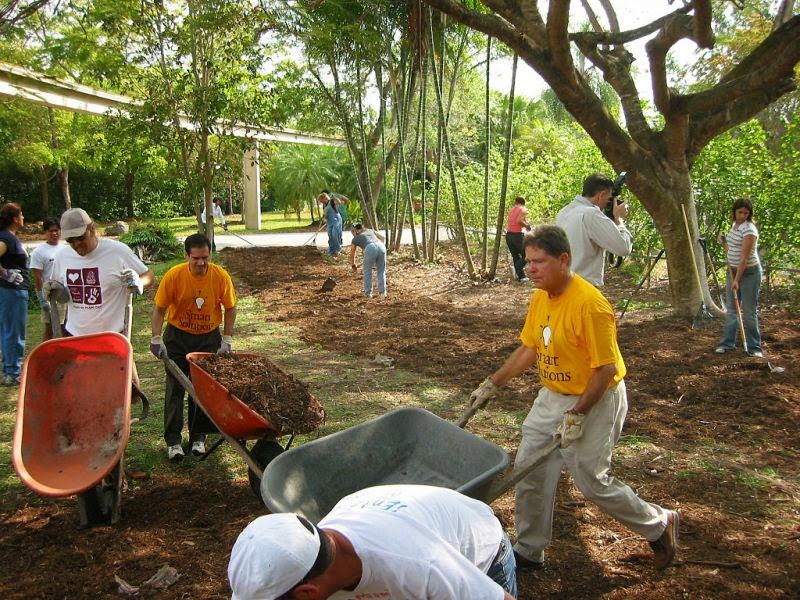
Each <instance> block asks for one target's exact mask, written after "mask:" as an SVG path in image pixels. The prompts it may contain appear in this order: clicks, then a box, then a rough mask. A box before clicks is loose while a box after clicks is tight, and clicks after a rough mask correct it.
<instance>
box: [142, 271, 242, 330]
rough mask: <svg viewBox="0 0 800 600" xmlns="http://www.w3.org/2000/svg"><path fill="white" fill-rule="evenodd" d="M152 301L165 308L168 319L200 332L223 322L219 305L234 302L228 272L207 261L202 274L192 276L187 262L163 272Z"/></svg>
mask: <svg viewBox="0 0 800 600" xmlns="http://www.w3.org/2000/svg"><path fill="white" fill-rule="evenodd" d="M155 304H156V306H158V307H159V308H162V309H163V308H165V309H167V314H166V318H167V322H168V323H169V324H170V325H172V326H173V327H177V328H178V329H182V330H183V331H186V332H187V333H192V334H194V335H200V334H204V333H208V332H210V331H213V330H214V329H216V328H217V327H219V325H220V323H222V307H225V308H233V307H234V306H236V291H235V290H234V289H233V281H231V276H230V275H228V272H227V271H225V269H223V268H222V267H220V266H217V265H215V264H211V263H209V265H208V271H207V272H206V274H205V275H203V276H202V277H195V276H194V275H192V272H191V270H189V265H188V264H187V263H182V264H180V265H176V266H174V267H172V268H171V269H170V270H169V271H167V272H166V274H165V275H164V277H163V279H162V280H161V283H160V284H159V285H158V291H157V292H156V297H155Z"/></svg>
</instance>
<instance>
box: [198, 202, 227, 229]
mask: <svg viewBox="0 0 800 600" xmlns="http://www.w3.org/2000/svg"><path fill="white" fill-rule="evenodd" d="M212 206H213V207H214V209H213V210H212V211H211V214H212V215H214V221H215V222H217V223H219V224H220V225H225V215H224V214H222V207H221V206H220V205H219V204H212ZM200 220H201V221H202V222H203V223H205V222H206V209H205V208H204V209H203V212H202V213H201V214H200Z"/></svg>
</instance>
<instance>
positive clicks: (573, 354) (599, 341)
mask: <svg viewBox="0 0 800 600" xmlns="http://www.w3.org/2000/svg"><path fill="white" fill-rule="evenodd" d="M519 337H520V341H521V342H522V343H523V345H525V346H527V347H528V348H533V349H534V350H536V352H537V354H538V357H537V368H538V370H539V380H540V381H541V382H542V385H543V386H545V387H546V388H548V389H550V390H552V391H554V392H557V393H560V394H569V395H571V396H579V395H581V394H582V393H583V392H584V391H585V390H586V386H587V385H588V384H589V380H590V379H591V378H592V374H593V372H592V369H596V368H597V367H602V366H603V365H609V364H612V363H614V364H616V365H617V374H616V376H615V377H614V380H613V381H612V383H611V384H609V387H611V386H613V385H616V384H617V383H619V382H620V381H622V378H623V377H625V372H626V371H625V363H624V362H623V360H622V354H620V351H619V346H618V345H617V327H616V324H615V317H614V311H613V310H612V309H611V304H609V302H608V300H606V299H605V297H603V295H602V294H601V293H600V292H599V291H598V290H597V288H595V287H594V286H593V285H592V284H590V283H589V282H588V281H586V280H585V279H583V278H582V277H581V276H580V275H574V276H573V278H572V281H571V282H570V283H569V285H568V286H567V288H566V289H565V290H564V293H562V294H561V295H560V296H559V297H557V298H550V297H549V296H548V294H547V292H545V291H544V290H536V291H535V292H534V293H533V296H531V303H530V306H529V307H528V316H527V317H526V319H525V325H524V326H523V328H522V333H520V336H519Z"/></svg>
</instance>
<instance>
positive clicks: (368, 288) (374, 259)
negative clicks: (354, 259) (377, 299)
mask: <svg viewBox="0 0 800 600" xmlns="http://www.w3.org/2000/svg"><path fill="white" fill-rule="evenodd" d="M372 265H375V267H376V269H377V271H378V293H379V294H381V295H383V294H385V293H386V246H384V245H383V244H382V243H380V242H377V243H376V242H372V243H371V244H367V246H366V248H364V264H363V265H362V269H363V271H364V295H365V296H371V295H372Z"/></svg>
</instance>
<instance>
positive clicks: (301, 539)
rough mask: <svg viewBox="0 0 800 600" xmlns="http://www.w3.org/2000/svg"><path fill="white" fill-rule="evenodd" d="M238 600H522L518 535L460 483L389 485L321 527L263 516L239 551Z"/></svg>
mask: <svg viewBox="0 0 800 600" xmlns="http://www.w3.org/2000/svg"><path fill="white" fill-rule="evenodd" d="M228 579H229V580H230V584H231V588H232V589H233V598H234V600H256V599H258V600H279V599H286V598H314V599H324V598H330V597H334V598H385V599H387V600H391V599H396V600H407V599H409V598H418V599H422V598H424V599H429V600H463V599H464V598H470V599H472V600H490V599H491V600H512V599H513V598H515V597H516V594H517V583H516V568H515V563H514V554H513V551H512V550H511V544H510V542H509V539H508V536H507V535H506V534H505V532H504V531H503V527H502V525H501V524H500V522H499V521H498V520H497V517H495V516H494V513H493V512H492V509H491V508H489V507H488V506H487V505H486V504H484V503H483V502H479V501H478V500H474V499H472V498H468V497H467V496H464V495H462V494H460V493H458V492H456V491H454V490H449V489H446V488H439V487H432V486H423V485H386V486H378V487H372V488H367V489H365V490H361V491H359V492H355V493H354V494H351V495H349V496H346V497H345V498H343V499H342V500H340V501H339V503H338V504H337V505H336V506H335V507H334V508H333V510H331V512H330V513H328V515H327V516H326V517H324V518H323V519H322V520H321V521H320V523H319V527H316V526H314V525H313V524H311V523H310V522H308V521H307V520H306V519H304V518H303V517H300V516H299V515H296V514H291V513H281V514H272V515H266V516H263V517H258V518H257V519H256V520H255V521H253V522H252V523H250V524H249V525H248V526H247V527H246V528H245V529H244V530H243V531H242V533H241V534H239V537H238V539H237V540H236V543H235V544H234V546H233V551H232V552H231V559H230V563H229V564H228Z"/></svg>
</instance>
